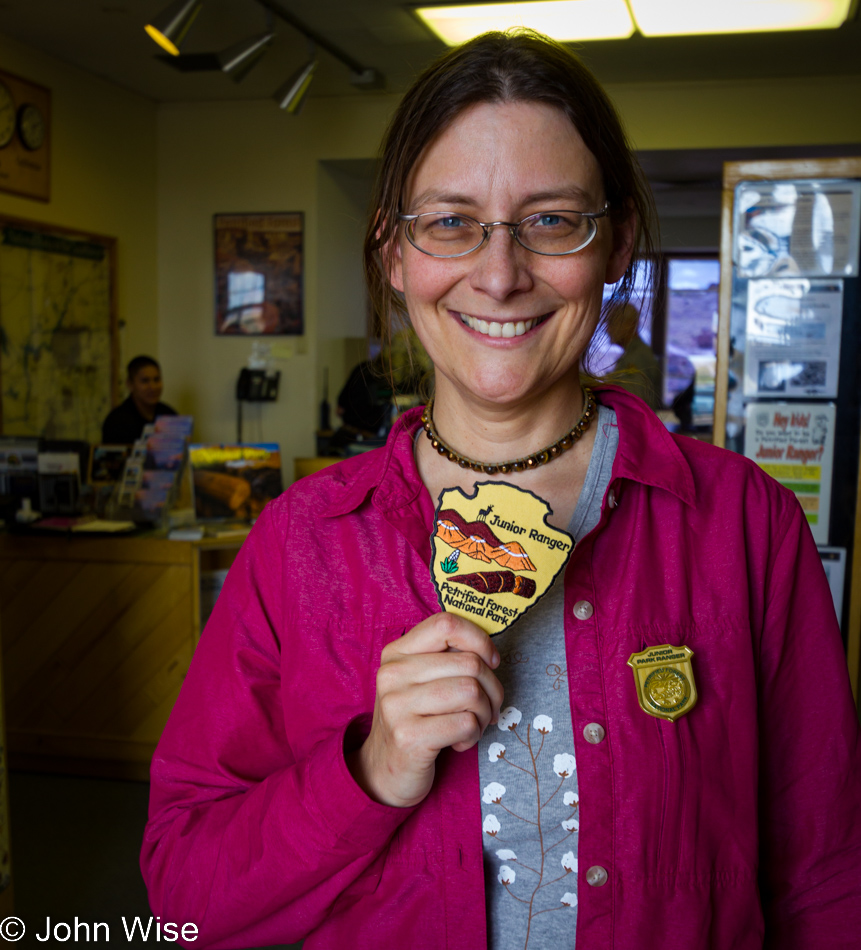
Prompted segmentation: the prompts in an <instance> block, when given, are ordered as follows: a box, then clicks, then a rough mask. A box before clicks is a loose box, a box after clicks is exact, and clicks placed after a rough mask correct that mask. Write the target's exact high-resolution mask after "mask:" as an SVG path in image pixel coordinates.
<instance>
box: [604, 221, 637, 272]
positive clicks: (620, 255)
mask: <svg viewBox="0 0 861 950" xmlns="http://www.w3.org/2000/svg"><path fill="white" fill-rule="evenodd" d="M611 221H612V218H611ZM612 224H613V249H612V251H611V252H610V257H609V258H608V259H607V269H606V271H605V273H604V283H606V284H615V283H616V281H617V280H621V279H622V277H623V276H624V274H625V271H626V270H627V269H628V265H629V264H630V263H631V257H632V256H633V254H634V241H635V240H636V236H637V213H636V211H634V209H633V208H629V210H628V214H627V216H626V217H625V218H624V220H622V221H612Z"/></svg>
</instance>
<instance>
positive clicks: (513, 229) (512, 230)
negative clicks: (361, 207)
mask: <svg viewBox="0 0 861 950" xmlns="http://www.w3.org/2000/svg"><path fill="white" fill-rule="evenodd" d="M445 213H446V212H442V211H423V212H422V213H421V214H401V213H400V212H398V220H399V221H405V222H406V223H407V226H406V228H405V229H404V230H405V231H406V235H407V240H408V241H409V242H410V244H412V246H413V247H414V248H415V249H416V250H417V251H421V252H422V254H427V256H428V257H436V258H440V259H442V260H451V259H454V258H456V257H466V255H467V254H472V252H473V251H477V250H478V249H479V248H480V247H483V246H484V245H485V244H486V243H487V241H488V240H489V238H490V229H491V228H500V227H503V228H508V233H509V234H510V235H511V236H512V238H514V240H515V241H516V242H517V243H518V244H519V245H520V246H521V247H522V248H525V249H526V250H527V251H530V252H531V253H532V254H540V255H541V256H542V257H567V256H568V255H570V254H577V253H578V252H579V251H582V250H583V248H585V247H588V246H589V245H590V244H591V243H592V241H594V239H595V235H596V234H597V233H598V222H597V219H598V218H605V217H606V216H607V215H608V214H609V213H610V202H609V201H605V202H604V207H603V208H602V209H601V210H600V211H572V210H570V209H568V210H566V211H562V210H557V209H552V210H550V211H536V212H535V214H528V215H527V216H526V217H525V218H523V219H522V220H521V221H516V222H515V221H479V220H478V219H477V218H473V217H472V216H471V215H468V214H457V213H455V212H453V211H450V212H447V213H448V215H449V216H450V217H453V218H466V219H467V220H468V221H474V222H475V223H476V224H477V225H478V226H479V227H480V228H481V230H482V231H483V232H484V235H483V237H482V239H481V240H480V241H479V242H478V244H476V245H475V247H471V248H470V249H469V250H468V251H461V252H460V253H459V254H434V253H433V252H432V251H426V250H425V249H424V248H423V247H419V245H418V244H416V242H415V241H414V240H413V234H412V229H411V227H410V225H411V224H412V223H413V222H414V221H417V220H418V219H419V218H423V217H425V216H426V215H431V214H445ZM545 214H577V215H579V216H580V217H581V218H586V219H587V220H588V221H589V222H590V223H591V225H592V233H591V234H590V235H589V237H588V238H586V240H585V241H584V242H583V243H582V244H581V245H580V246H579V247H575V248H574V250H572V251H559V252H558V253H553V252H552V251H536V250H535V248H534V247H529V246H528V245H526V244H524V243H523V241H521V240H520V236H519V235H518V233H517V232H518V231H519V230H520V226H521V225H522V224H523V222H524V221H528V220H529V219H530V218H540V217H541V216H542V215H545Z"/></svg>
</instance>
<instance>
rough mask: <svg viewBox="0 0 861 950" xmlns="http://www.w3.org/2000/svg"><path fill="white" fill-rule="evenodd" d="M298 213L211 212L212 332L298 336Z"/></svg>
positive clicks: (300, 261) (300, 224) (300, 232)
mask: <svg viewBox="0 0 861 950" xmlns="http://www.w3.org/2000/svg"><path fill="white" fill-rule="evenodd" d="M303 223H304V221H303V214H302V212H301V211H288V212H278V213H272V214H217V215H215V219H214V230H215V332H216V334H217V335H219V336H237V335H238V336H301V335H302V334H303V333H304V332H305V319H304V311H303V299H302V297H303V294H302V276H303V270H304V248H303Z"/></svg>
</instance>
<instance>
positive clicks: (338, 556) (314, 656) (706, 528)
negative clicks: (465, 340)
mask: <svg viewBox="0 0 861 950" xmlns="http://www.w3.org/2000/svg"><path fill="white" fill-rule="evenodd" d="M598 394H599V398H600V400H601V401H602V402H604V403H606V404H607V405H610V406H612V407H613V408H614V409H615V410H616V413H617V416H618V424H619V433H620V442H619V450H618V454H617V457H616V460H615V464H614V467H613V475H612V480H611V485H610V490H608V493H607V498H605V500H604V505H603V511H602V515H601V520H600V523H599V525H598V526H597V528H596V529H595V530H594V531H593V532H592V533H591V534H590V535H588V536H587V537H586V538H585V539H584V540H583V541H582V542H581V543H580V544H579V545H578V546H577V548H576V550H575V551H574V553H573V555H572V557H571V561H570V563H569V565H568V568H567V571H566V575H565V636H566V645H567V660H568V687H569V696H570V701H571V714H572V718H573V723H574V738H575V745H576V754H577V764H578V776H579V788H580V819H581V825H580V829H581V830H580V839H579V854H578V858H579V872H578V879H577V891H578V895H579V905H578V918H577V934H576V940H577V947H578V950H597V948H600V950H606V948H621V950H631V948H637V950H659V948H660V950H664V948H666V947H667V946H672V947H680V948H684V950H692V948H699V947H709V948H717V950H723V948H726V950H729V948H733V950H748V948H750V950H753V948H759V947H762V946H767V947H774V948H780V950H793V948H798V950H801V948H804V950H813V948H823V950H824V948H828V950H835V948H849V947H852V948H857V947H859V946H861V819H859V816H861V768H859V765H861V745H859V734H858V720H857V715H856V711H855V709H854V706H853V703H852V699H851V695H850V692H849V685H848V676H847V670H846V659H845V655H844V652H843V648H842V645H841V641H840V634H839V631H838V628H837V623H836V619H835V616H834V609H833V606H832V601H831V596H830V593H829V590H828V586H827V584H826V581H825V577H824V574H823V571H822V568H821V565H820V563H819V558H818V555H817V551H816V548H815V546H814V544H813V541H812V538H811V536H810V532H809V531H808V529H807V526H806V524H805V521H804V518H803V516H802V513H801V510H800V508H799V506H798V504H797V502H796V501H795V499H794V497H793V496H792V495H791V494H790V493H789V492H787V491H786V490H784V489H783V488H781V487H780V486H779V485H778V484H777V483H776V482H774V481H773V480H771V479H770V478H768V477H766V476H765V475H764V474H763V473H762V472H761V471H760V470H759V469H758V468H757V466H756V465H754V464H753V463H752V462H750V461H748V460H747V459H744V458H742V457H740V456H738V455H734V454H732V453H729V452H724V451H721V450H718V449H715V448H713V447H711V446H709V445H705V444H702V443H700V442H697V441H695V440H693V439H688V438H684V437H676V436H673V435H670V434H669V433H668V432H667V431H666V429H665V428H664V427H663V426H662V425H661V424H660V422H659V421H658V420H657V419H656V417H655V416H654V414H653V413H652V412H651V411H650V410H648V409H647V408H646V407H645V405H644V404H643V403H641V402H640V401H639V400H637V399H636V398H635V397H633V396H631V395H629V394H626V393H624V392H623V391H621V390H618V389H616V388H614V387H603V388H601V389H599V390H598ZM417 426H418V412H410V413H407V414H406V415H405V416H404V417H403V418H402V419H401V420H400V421H399V423H398V424H397V425H396V427H395V428H394V429H393V431H392V434H391V437H390V438H389V441H388V444H387V446H386V447H385V448H384V449H381V450H379V451H377V452H373V453H369V454H367V455H363V456H359V457H357V458H354V459H350V460H348V461H345V462H344V463H342V464H340V465H337V466H334V467H332V468H328V469H326V470H325V471H323V472H321V473H319V474H318V475H316V476H313V477H311V478H307V479H303V480H302V481H300V482H298V483H297V484H296V485H294V486H293V487H292V488H291V489H290V490H289V491H288V492H286V493H285V494H284V495H283V496H282V497H281V498H279V499H278V500H276V501H274V502H272V503H270V504H269V505H268V506H267V508H266V510H265V511H264V513H263V515H262V516H261V518H260V519H259V521H258V522H257V524H256V525H255V527H254V530H253V531H252V533H251V535H250V536H249V538H248V540H247V541H246V542H245V544H244V545H243V548H242V551H241V552H240V554H239V557H238V558H237V560H236V563H235V564H234V566H233V568H232V569H231V571H230V575H229V577H228V579H227V582H226V584H225V587H224V590H223V592H222V594H221V596H220V597H219V600H218V603H217V605H216V609H215V612H214V613H213V616H212V618H211V620H210V622H209V624H208V625H207V627H206V630H205V631H204V633H203V636H202V638H201V642H200V645H199V647H198V649H197V652H196V654H195V657H194V661H193V663H192V667H191V670H190V672H189V674H188V677H187V679H186V681H185V684H184V686H183V689H182V693H181V695H180V697H179V700H178V702H177V704H176V707H175V708H174V710H173V713H172V715H171V718H170V721H169V723H168V725H167V728H166V729H165V732H164V735H163V737H162V740H161V742H160V744H159V747H158V750H157V752H156V755H155V757H154V759H153V764H152V795H151V804H150V821H149V824H148V826H147V831H146V836H145V840H144V848H143V854H142V858H141V863H142V868H143V872H144V877H145V878H146V882H147V885H148V887H149V893H150V900H151V903H152V906H153V909H154V911H155V912H156V913H157V914H159V915H160V916H161V919H162V921H163V922H164V921H173V922H179V923H187V922H191V923H194V924H196V925H197V927H198V928H199V933H200V936H199V938H198V940H197V941H196V942H195V943H194V944H193V946H195V947H204V946H206V947H251V946H260V945H264V944H267V943H288V942H291V941H296V940H299V939H302V938H304V939H305V948H306V950H315V948H324V947H331V948H335V947H337V948H339V950H340V948H344V947H349V948H351V950H361V948H369V950H370V948H373V950H379V948H404V950H407V948H409V950H420V948H428V950H430V948H450V950H454V948H458V950H475V948H478V947H482V946H485V945H486V932H485V910H484V907H485V904H484V879H483V870H482V849H481V834H482V831H481V817H480V805H479V801H480V790H479V787H478V764H477V759H476V753H475V750H474V749H473V750H471V751H469V752H465V753H454V752H452V751H450V750H446V751H444V752H443V753H442V754H441V755H440V757H439V761H438V770H437V777H436V780H435V783H434V786H433V789H432V790H431V792H430V794H429V795H428V797H427V798H426V799H425V801H424V802H422V803H421V805H419V806H417V807H415V808H412V809H396V808H389V807H387V806H384V805H380V804H377V803H375V802H373V801H371V800H370V799H368V798H367V797H366V796H365V794H364V793H363V792H362V791H361V789H359V787H358V786H357V785H356V784H355V782H354V781H353V779H352V777H351V775H350V774H349V772H348V770H347V768H346V766H345V763H344V749H345V747H346V748H348V749H349V748H353V747H355V746H356V745H357V744H358V743H360V742H361V740H362V736H363V733H364V731H365V730H367V728H368V722H369V716H370V713H371V711H372V709H373V705H374V688H375V687H374V684H375V673H376V670H377V667H378V665H379V659H380V653H381V651H382V649H383V647H384V646H385V644H386V643H388V642H389V641H391V640H392V639H394V638H396V637H398V636H400V635H402V634H403V633H404V632H405V631H406V630H408V629H410V628H411V627H412V626H414V625H415V624H416V623H417V622H418V621H420V620H422V619H424V618H425V617H427V616H428V615H429V614H430V613H432V612H434V611H436V610H438V609H439V607H438V604H437V600H436V596H435V593H434V588H433V585H432V583H431V579H430V572H429V562H430V550H431V549H430V540H429V539H430V534H431V522H432V516H433V504H432V502H431V499H430V497H429V495H428V492H427V491H426V490H425V488H424V487H423V485H422V483H421V481H420V479H419V476H418V472H417V470H416V466H415V462H414V458H413V445H412V439H413V435H414V433H415V431H416V428H417ZM611 491H612V493H613V500H614V502H615V504H612V505H611V504H610V499H611V494H610V492H611ZM580 602H586V603H588V604H589V605H590V606H591V608H592V609H591V611H590V610H588V609H584V608H583V606H582V604H580ZM576 604H580V607H579V609H577V610H575V605H576ZM664 643H668V644H671V645H674V646H680V645H682V644H686V645H687V646H689V647H690V648H691V649H692V650H693V652H694V657H693V670H694V676H695V679H696V684H697V689H698V693H699V700H698V703H697V705H696V706H695V707H694V708H693V709H692V710H691V711H690V712H689V713H688V714H687V715H685V716H684V717H682V718H681V719H680V720H678V721H677V722H675V723H671V722H668V721H665V720H660V719H656V718H653V717H651V716H648V715H646V714H645V713H644V712H643V711H642V710H641V709H640V707H639V705H638V701H637V695H636V690H635V686H634V678H633V672H632V670H631V669H630V667H629V666H628V665H627V661H628V657H629V656H630V655H631V654H632V653H634V652H639V651H641V650H643V649H645V648H646V647H649V646H656V645H660V644H664ZM592 724H597V725H599V726H600V727H601V728H602V729H603V730H604V736H603V738H602V739H600V741H597V742H595V741H587V738H586V736H585V734H584V730H586V728H587V727H589V726H591V725H592ZM596 735H597V736H600V731H598V732H597V733H595V732H594V731H593V733H592V738H593V739H594V738H595V737H596ZM601 869H603V871H604V872H606V873H605V874H602V873H601ZM602 881H603V882H604V883H601V882H602ZM590 882H596V883H590Z"/></svg>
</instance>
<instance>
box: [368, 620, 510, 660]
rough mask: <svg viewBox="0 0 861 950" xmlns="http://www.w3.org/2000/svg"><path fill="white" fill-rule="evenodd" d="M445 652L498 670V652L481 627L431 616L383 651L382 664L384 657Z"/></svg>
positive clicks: (469, 622) (467, 621)
mask: <svg viewBox="0 0 861 950" xmlns="http://www.w3.org/2000/svg"><path fill="white" fill-rule="evenodd" d="M446 650H459V651H460V652H462V653H474V654H475V655H476V656H480V657H481V659H482V660H484V662H485V663H486V664H487V665H488V666H489V667H490V668H491V669H492V670H495V669H496V667H497V666H499V651H498V650H497V649H496V646H495V645H494V643H493V640H491V639H490V637H489V636H488V635H487V634H486V633H485V632H484V631H483V630H482V629H481V627H478V626H476V625H475V624H474V623H472V622H471V621H470V620H466V619H464V618H463V617H458V616H457V615H456V614H449V613H438V614H432V615H431V616H430V617H427V618H426V619H425V620H423V621H422V622H421V623H419V624H416V626H415V627H413V628H412V630H410V631H409V632H408V633H406V634H404V636H402V637H401V638H400V640H396V641H395V642H394V643H390V644H389V645H388V646H387V647H386V648H385V649H384V650H383V658H382V661H383V662H384V663H385V662H386V655H387V654H389V655H391V654H393V653H408V654H415V653H442V652H444V651H446Z"/></svg>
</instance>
